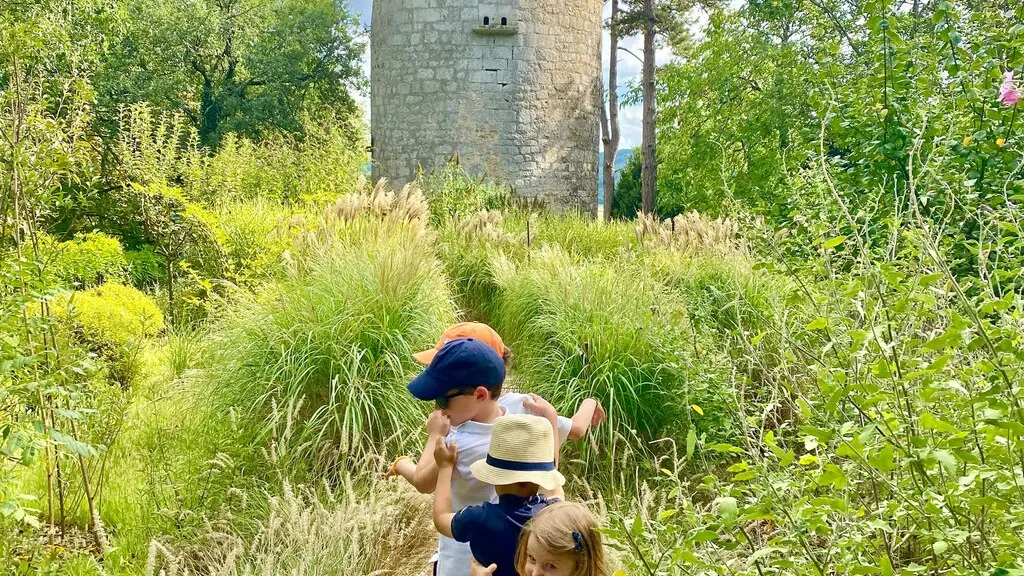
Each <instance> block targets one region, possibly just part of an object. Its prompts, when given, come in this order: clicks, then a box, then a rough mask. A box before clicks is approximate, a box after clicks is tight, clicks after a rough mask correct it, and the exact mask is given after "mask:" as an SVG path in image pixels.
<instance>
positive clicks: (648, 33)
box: [641, 0, 658, 214]
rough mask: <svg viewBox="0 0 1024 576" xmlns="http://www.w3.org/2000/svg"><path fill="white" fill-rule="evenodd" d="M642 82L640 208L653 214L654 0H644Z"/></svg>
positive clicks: (656, 176)
mask: <svg viewBox="0 0 1024 576" xmlns="http://www.w3.org/2000/svg"><path fill="white" fill-rule="evenodd" d="M643 84H644V86H643V89H644V100H643V106H644V109H643V145H642V146H643V176H642V180H643V186H642V189H641V198H642V204H641V209H642V210H643V212H644V214H653V213H654V210H655V208H656V207H657V200H658V197H657V194H658V191H657V183H658V164H657V157H656V156H655V153H654V152H655V150H654V110H655V108H654V0H644V73H643Z"/></svg>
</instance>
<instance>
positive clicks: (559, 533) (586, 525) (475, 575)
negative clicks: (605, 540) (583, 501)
mask: <svg viewBox="0 0 1024 576" xmlns="http://www.w3.org/2000/svg"><path fill="white" fill-rule="evenodd" d="M497 569H498V566H497V564H491V565H490V566H488V567H486V568H484V567H482V566H480V565H479V564H478V563H474V564H473V566H472V569H471V570H470V573H471V574H472V576H487V575H488V574H495V573H496V572H497ZM516 571H517V572H518V575H519V576H607V574H608V571H607V568H605V564H604V546H603V545H602V544H601V533H600V532H598V530H597V519H596V518H594V515H593V514H591V513H590V511H589V510H587V509H586V507H584V506H582V505H580V504H577V503H575V502H554V503H552V504H551V505H550V506H547V507H546V508H544V509H543V510H541V511H540V512H538V513H537V515H536V516H534V517H533V520H530V522H529V523H528V524H527V525H526V527H525V528H523V532H522V534H521V535H520V536H519V546H518V548H517V550H516Z"/></svg>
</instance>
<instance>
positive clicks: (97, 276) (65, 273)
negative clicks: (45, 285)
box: [47, 232, 128, 287]
mask: <svg viewBox="0 0 1024 576" xmlns="http://www.w3.org/2000/svg"><path fill="white" fill-rule="evenodd" d="M47 251H48V252H51V253H52V254H53V260H52V261H51V263H50V264H49V266H50V267H51V269H52V270H53V271H54V273H55V274H56V275H57V277H58V278H60V280H61V281H63V282H64V283H66V284H67V285H69V286H80V287H89V286H94V285H97V284H102V283H103V282H105V281H120V280H124V279H125V277H126V274H125V270H126V267H127V264H128V262H127V259H126V258H125V253H124V249H123V248H122V247H121V243H120V242H118V240H117V239H116V238H113V237H111V236H108V235H106V234H104V233H102V232H89V233H87V234H81V235H78V236H76V237H75V238H74V239H72V240H68V241H67V242H57V243H55V244H52V245H51V246H49V247H48V248H47Z"/></svg>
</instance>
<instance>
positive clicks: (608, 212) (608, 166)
mask: <svg viewBox="0 0 1024 576" xmlns="http://www.w3.org/2000/svg"><path fill="white" fill-rule="evenodd" d="M618 17H619V0H612V15H611V22H610V25H609V36H610V41H609V43H608V44H609V47H608V48H609V57H608V109H607V110H605V107H604V102H603V96H602V102H601V142H602V144H603V145H604V163H603V164H604V165H603V166H602V167H601V170H602V171H603V172H604V213H603V214H602V218H603V219H604V221H605V222H610V221H611V219H612V203H613V202H614V201H615V157H616V156H617V155H618V153H619V79H618V76H619V74H618V69H619V64H618V61H619V31H618V28H617V27H616V21H617V19H618Z"/></svg>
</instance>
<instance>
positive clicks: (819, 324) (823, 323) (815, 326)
mask: <svg viewBox="0 0 1024 576" xmlns="http://www.w3.org/2000/svg"><path fill="white" fill-rule="evenodd" d="M827 326H828V321H827V320H825V319H824V318H816V319H815V320H814V321H813V322H811V323H810V324H808V325H807V329H808V330H823V329H824V328H826V327H827Z"/></svg>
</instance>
